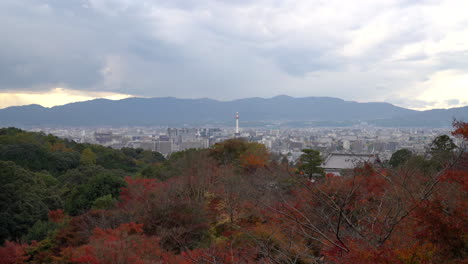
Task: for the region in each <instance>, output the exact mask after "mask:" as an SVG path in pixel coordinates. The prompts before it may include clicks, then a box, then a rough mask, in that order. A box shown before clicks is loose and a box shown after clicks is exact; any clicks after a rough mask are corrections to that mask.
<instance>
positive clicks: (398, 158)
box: [388, 149, 413, 168]
mask: <svg viewBox="0 0 468 264" xmlns="http://www.w3.org/2000/svg"><path fill="white" fill-rule="evenodd" d="M412 156H413V152H411V151H410V150H408V149H400V150H398V151H396V152H395V153H393V155H392V157H391V158H390V161H389V162H388V163H389V164H390V166H392V168H396V167H398V166H400V165H402V164H405V163H406V162H407V161H408V160H409V159H410V158H411V157H412Z"/></svg>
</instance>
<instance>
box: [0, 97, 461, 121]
mask: <svg viewBox="0 0 468 264" xmlns="http://www.w3.org/2000/svg"><path fill="white" fill-rule="evenodd" d="M235 112H239V114H240V116H241V121H242V122H259V121H264V122H268V121H298V122H322V123H323V122H328V121H330V122H336V121H347V122H349V121H352V122H358V121H369V122H371V123H376V124H379V125H386V126H398V125H405V126H408V125H414V126H420V125H429V126H430V125H431V122H432V123H433V125H434V126H441V125H449V124H450V122H451V120H452V119H453V118H454V117H456V118H458V119H465V120H466V119H468V107H462V108H453V109H447V110H444V109H441V110H430V111H421V112H420V111H415V110H410V109H405V108H402V107H397V106H394V105H392V104H389V103H358V102H353V101H344V100H342V99H338V98H331V97H304V98H293V97H289V96H284V95H281V96H276V97H273V98H267V99H265V98H246V99H239V100H233V101H217V100H212V99H206V98H202V99H178V98H173V97H163V98H128V99H123V100H118V101H112V100H106V99H96V100H91V101H86V102H77V103H71V104H66V105H62V106H56V107H52V108H45V107H42V106H39V105H27V106H15V107H9V108H5V109H1V110H0V125H1V126H7V125H11V126H28V125H44V126H45V125H59V126H105V125H106V126H127V125H128V126H132V125H142V126H144V125H181V124H200V125H201V124H208V123H211V124H213V123H229V122H232V120H233V118H234V114H235Z"/></svg>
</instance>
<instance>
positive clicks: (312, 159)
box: [297, 149, 325, 179]
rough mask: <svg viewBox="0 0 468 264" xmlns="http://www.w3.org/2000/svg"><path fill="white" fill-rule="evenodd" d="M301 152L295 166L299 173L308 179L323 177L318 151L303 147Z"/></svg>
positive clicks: (321, 160)
mask: <svg viewBox="0 0 468 264" xmlns="http://www.w3.org/2000/svg"><path fill="white" fill-rule="evenodd" d="M302 152H303V154H302V155H301V156H300V157H299V164H298V166H297V169H298V171H299V173H301V174H304V175H305V176H307V177H308V178H309V179H312V178H316V177H323V176H324V175H325V171H324V170H323V168H321V167H320V165H322V162H323V158H322V156H321V155H320V152H319V151H317V150H313V149H303V150H302Z"/></svg>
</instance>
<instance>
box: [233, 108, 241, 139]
mask: <svg viewBox="0 0 468 264" xmlns="http://www.w3.org/2000/svg"><path fill="white" fill-rule="evenodd" d="M234 135H236V136H240V133H239V113H238V112H236V133H235V134H234Z"/></svg>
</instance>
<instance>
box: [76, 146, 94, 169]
mask: <svg viewBox="0 0 468 264" xmlns="http://www.w3.org/2000/svg"><path fill="white" fill-rule="evenodd" d="M80 164H81V165H85V166H89V165H96V154H94V152H93V151H92V150H91V149H90V148H85V149H84V150H83V151H82V152H81V158H80Z"/></svg>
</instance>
